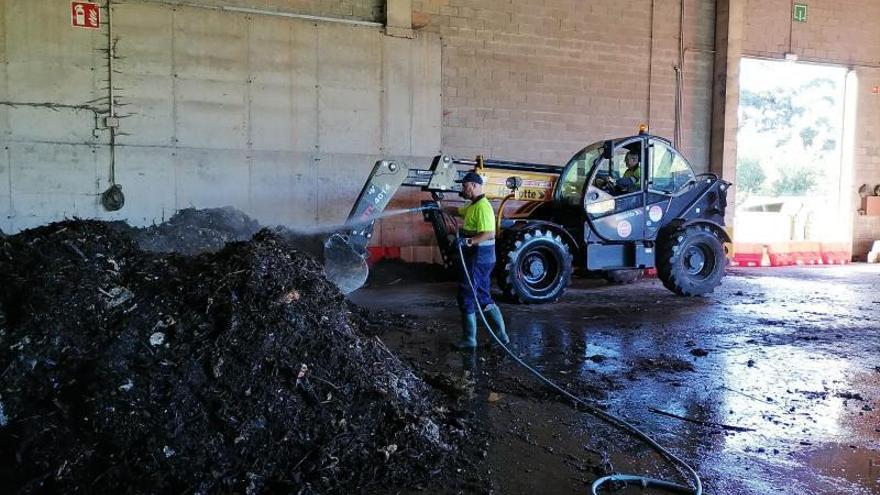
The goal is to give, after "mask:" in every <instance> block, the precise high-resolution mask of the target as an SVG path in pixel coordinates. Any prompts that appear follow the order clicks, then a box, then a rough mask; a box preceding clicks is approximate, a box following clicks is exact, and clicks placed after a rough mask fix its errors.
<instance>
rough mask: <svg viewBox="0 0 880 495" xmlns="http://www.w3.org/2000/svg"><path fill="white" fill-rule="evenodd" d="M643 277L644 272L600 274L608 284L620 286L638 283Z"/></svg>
mask: <svg viewBox="0 0 880 495" xmlns="http://www.w3.org/2000/svg"><path fill="white" fill-rule="evenodd" d="M644 276H645V270H639V269H634V270H607V271H604V272H602V278H604V279H605V280H607V281H608V283H609V284H614V285H622V284H631V283H633V282H638V281H639V280H641V279H642V277H644Z"/></svg>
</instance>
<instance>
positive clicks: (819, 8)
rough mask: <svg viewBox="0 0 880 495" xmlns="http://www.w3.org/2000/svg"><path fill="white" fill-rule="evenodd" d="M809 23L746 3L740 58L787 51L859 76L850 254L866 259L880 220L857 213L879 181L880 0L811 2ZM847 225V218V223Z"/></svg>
mask: <svg viewBox="0 0 880 495" xmlns="http://www.w3.org/2000/svg"><path fill="white" fill-rule="evenodd" d="M806 3H807V5H808V11H807V22H805V23H800V22H791V17H792V12H791V9H792V6H791V2H789V1H788V0H747V8H746V20H745V23H744V41H743V50H742V53H743V55H744V56H754V57H767V58H773V59H781V58H783V57H784V55H785V53H786V52H791V53H795V54H796V55H797V56H798V58H799V60H802V61H809V62H817V63H826V64H835V65H840V66H843V67H849V68H852V69H853V70H854V71H855V72H856V76H857V77H858V88H857V92H858V94H857V98H856V108H857V110H856V119H857V125H856V129H855V137H854V142H855V149H854V157H853V161H854V164H853V174H852V184H853V190H852V191H851V192H852V194H853V203H852V219H851V220H852V222H853V252H854V254H855V255H856V257H857V258H859V259H864V256H865V254H867V251H868V250H869V249H870V247H871V246H870V244H871V241H873V240H876V239H880V217H865V216H860V215H858V214H857V212H856V211H857V210H858V208H859V204H860V201H859V198H858V196H857V195H856V194H855V193H856V189H857V188H858V187H859V186H860V185H861V184H866V183H867V184H870V185H871V186H872V187H873V185H874V184H878V183H880V133H878V130H877V123H878V122H880V95H878V94H876V93H874V88H875V87H877V86H880V29H878V24H877V23H878V19H880V2H877V1H876V0H841V1H838V0H814V1H811V2H806ZM846 220H847V221H849V220H850V219H846Z"/></svg>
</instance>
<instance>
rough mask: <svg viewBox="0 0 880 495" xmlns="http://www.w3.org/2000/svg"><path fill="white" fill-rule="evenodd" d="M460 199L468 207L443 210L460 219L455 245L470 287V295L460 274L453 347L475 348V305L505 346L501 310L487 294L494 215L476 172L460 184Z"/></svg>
mask: <svg viewBox="0 0 880 495" xmlns="http://www.w3.org/2000/svg"><path fill="white" fill-rule="evenodd" d="M458 182H460V183H461V187H462V189H461V193H460V195H461V197H463V198H465V199H467V200H470V204H468V205H465V206H462V207H460V208H454V207H449V208H445V211H446V212H447V213H450V214H452V215H456V216H460V217H462V218H464V223H463V225H462V228H461V234H462V235H461V236H459V239H460V240H459V242H460V243H461V246H462V252H463V253H464V258H465V259H464V262H465V265H466V267H467V270H468V273H470V276H471V281H472V282H473V284H474V289H475V292H476V293H477V298H476V299H474V293H473V292H474V291H471V287H470V285H469V284H468V281H467V279H466V278H465V276H464V273H463V272H462V274H461V280H460V281H459V283H458V307H459V309H460V310H461V326H462V336H461V340H460V341H459V342H457V343H456V347H458V348H460V349H472V348H474V347H476V346H477V315H476V313H477V309H478V308H477V305H478V304H479V307H480V308H483V313H484V314H485V315H486V319H487V320H489V322H490V324H491V325H492V330H493V331H494V332H495V334H496V335H497V336H498V338H499V339H500V340H501V341H502V342H504V343H505V344H506V343H508V342H510V339H509V338H508V337H507V332H506V330H505V327H504V318H503V316H502V315H501V310H500V309H499V308H498V306H497V305H496V304H495V301H494V300H493V299H492V295H491V293H490V290H491V285H492V282H491V275H492V269H493V268H494V267H495V211H494V210H493V209H492V204H491V203H489V200H488V199H486V197H485V196H484V195H483V178H482V177H480V175H479V174H478V173H476V172H468V173H467V174H466V175H465V176H464V177H463V178H462V179H461V181H458Z"/></svg>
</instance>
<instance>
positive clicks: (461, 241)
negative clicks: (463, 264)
mask: <svg viewBox="0 0 880 495" xmlns="http://www.w3.org/2000/svg"><path fill="white" fill-rule="evenodd" d="M455 245H456V246H459V247H463V248H466V247H468V246H469V245H468V238H467V237H456V238H455Z"/></svg>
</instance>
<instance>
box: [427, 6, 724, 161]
mask: <svg viewBox="0 0 880 495" xmlns="http://www.w3.org/2000/svg"><path fill="white" fill-rule="evenodd" d="M680 6H681V2H679V1H673V0H655V1H651V0H638V1H635V0H627V1H619V0H596V1H591V2H582V1H576V0H546V1H541V2H529V1H518V0H517V1H499V0H414V1H413V10H414V11H416V14H417V15H416V18H420V17H425V18H426V19H427V20H428V25H427V26H426V27H425V28H424V30H430V31H433V32H437V33H440V34H442V35H443V110H444V112H443V116H444V117H443V147H444V149H446V150H447V151H451V152H454V153H457V154H461V155H472V154H477V153H481V154H486V155H491V156H493V157H498V158H514V159H526V160H534V161H544V162H551V163H560V164H562V163H564V162H565V161H566V160H567V159H568V158H570V156H571V155H573V154H574V153H575V152H576V151H577V150H579V149H580V148H582V147H583V146H585V145H586V144H589V143H591V142H593V141H596V140H598V139H602V138H606V137H619V136H623V135H631V134H635V133H636V132H637V130H638V126H639V124H641V123H646V122H647V123H650V125H651V130H652V132H654V133H656V134H660V135H664V136H668V137H672V132H673V120H672V119H673V112H674V81H675V73H674V70H673V65H676V64H677V63H678V30H679V13H680V10H679V9H680ZM713 37H714V2H712V1H706V0H696V1H695V0H688V1H687V2H685V20H684V46H685V47H686V50H685V57H684V121H683V141H684V142H683V146H680V147H682V148H683V150H684V152H685V154H686V155H687V157H688V158H690V159H691V160H692V161H693V163H694V165H695V166H696V168H697V169H699V170H707V169H708V155H709V129H710V112H711V98H712V95H711V84H712V54H711V49H712V47H713V44H714V41H713V39H714V38H713Z"/></svg>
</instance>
